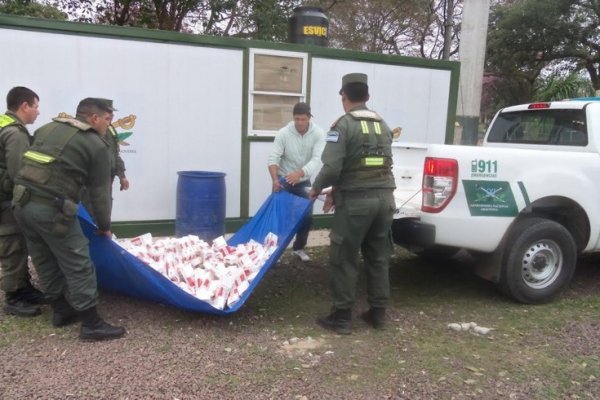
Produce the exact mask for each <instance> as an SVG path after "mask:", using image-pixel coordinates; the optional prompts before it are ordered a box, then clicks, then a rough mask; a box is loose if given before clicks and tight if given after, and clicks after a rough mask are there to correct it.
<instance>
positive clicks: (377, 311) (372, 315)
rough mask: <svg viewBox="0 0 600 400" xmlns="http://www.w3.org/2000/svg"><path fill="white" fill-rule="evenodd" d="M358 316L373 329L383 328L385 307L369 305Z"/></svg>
mask: <svg viewBox="0 0 600 400" xmlns="http://www.w3.org/2000/svg"><path fill="white" fill-rule="evenodd" d="M360 317H361V318H362V319H363V321H365V322H366V323H367V324H369V325H371V326H373V328H375V329H380V330H383V329H385V308H383V307H371V308H370V309H369V310H368V311H365V312H364V313H362V314H361V315H360Z"/></svg>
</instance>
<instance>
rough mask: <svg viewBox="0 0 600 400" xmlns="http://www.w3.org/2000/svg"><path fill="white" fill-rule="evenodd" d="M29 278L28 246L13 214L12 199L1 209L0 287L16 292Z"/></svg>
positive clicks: (8, 291) (9, 291)
mask: <svg viewBox="0 0 600 400" xmlns="http://www.w3.org/2000/svg"><path fill="white" fill-rule="evenodd" d="M28 280H29V266H28V264H27V247H26V245H25V238H24V237H23V235H22V234H21V232H20V229H19V227H18V225H17V221H16V220H15V217H14V215H13V212H12V209H11V206H10V201H7V202H3V203H2V210H1V211H0V289H2V290H3V291H4V292H5V293H11V292H16V291H17V290H19V289H21V288H23V287H25V285H26V284H27V281H28Z"/></svg>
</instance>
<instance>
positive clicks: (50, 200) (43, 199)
mask: <svg viewBox="0 0 600 400" xmlns="http://www.w3.org/2000/svg"><path fill="white" fill-rule="evenodd" d="M28 197H29V199H28V201H32V202H34V203H39V204H46V205H50V206H54V205H55V204H56V200H57V198H56V197H54V196H52V195H45V194H40V193H36V192H33V191H31V190H30V191H29V196H28Z"/></svg>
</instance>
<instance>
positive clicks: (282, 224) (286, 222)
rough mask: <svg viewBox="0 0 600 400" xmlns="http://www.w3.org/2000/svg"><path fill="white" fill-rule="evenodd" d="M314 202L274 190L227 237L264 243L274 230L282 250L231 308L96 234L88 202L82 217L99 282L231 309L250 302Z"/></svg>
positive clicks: (180, 302) (137, 293) (197, 307)
mask: <svg viewBox="0 0 600 400" xmlns="http://www.w3.org/2000/svg"><path fill="white" fill-rule="evenodd" d="M310 207H312V203H311V202H310V201H309V200H307V199H303V198H301V197H297V196H294V195H292V194H290V193H288V192H285V191H281V192H278V193H273V194H271V196H269V198H267V200H266V201H265V202H264V203H263V205H262V206H261V208H260V210H258V212H257V213H256V215H255V216H254V217H253V218H252V219H250V220H249V221H248V222H247V223H246V224H245V225H244V226H242V227H241V228H240V230H239V231H238V232H236V233H235V234H234V235H233V236H232V237H231V238H230V239H229V240H228V241H227V242H228V244H229V245H231V246H236V245H238V244H241V243H246V242H248V241H250V239H254V240H256V241H257V242H259V243H263V240H264V238H265V236H266V235H267V234H268V233H269V232H273V233H274V234H276V235H277V236H278V238H279V240H278V246H277V250H275V252H274V253H273V254H272V255H271V257H270V258H269V259H268V260H267V261H266V263H265V265H264V266H263V267H262V268H261V270H260V272H259V273H258V275H257V276H256V278H255V279H254V280H253V281H252V283H251V284H250V287H249V288H248V289H247V290H246V291H245V292H244V293H243V295H242V296H241V298H240V300H239V301H238V302H237V303H235V304H234V305H233V307H231V308H226V309H225V310H219V309H217V308H214V307H213V306H211V305H210V304H208V303H206V302H204V301H202V300H199V299H197V298H196V297H194V296H192V295H191V294H188V293H186V292H185V291H183V290H181V289H180V288H179V287H177V285H175V284H174V283H172V282H171V281H170V280H169V279H168V278H166V277H164V276H163V275H161V274H160V273H159V272H157V271H155V270H154V269H153V268H151V267H149V266H148V265H146V264H144V263H143V262H142V261H140V260H139V259H138V258H137V257H135V256H133V255H131V254H130V253H128V252H127V251H126V250H124V249H123V248H122V247H121V246H119V245H118V244H116V243H115V242H113V241H112V240H110V239H108V238H107V237H105V236H98V235H96V234H95V233H94V232H95V230H96V226H95V225H94V223H93V221H92V219H91V218H90V216H89V214H88V213H87V211H86V210H85V208H83V206H81V207H80V209H79V221H80V223H81V227H82V229H83V231H84V233H85V235H86V236H87V238H88V239H89V241H90V255H91V257H92V261H93V262H94V264H95V265H96V274H97V276H98V287H99V288H101V289H107V290H111V291H115V292H119V293H122V294H124V295H127V296H132V297H137V298H140V299H144V300H150V301H154V302H158V303H162V304H166V305H170V306H173V307H176V308H181V309H184V310H189V311H196V312H204V313H209V314H216V315H228V314H231V313H233V312H235V311H237V310H238V309H239V308H240V307H241V306H242V305H243V304H244V303H245V302H246V300H247V299H248V297H250V295H251V294H252V292H253V291H254V288H256V286H257V285H258V283H259V282H260V281H261V279H262V278H263V276H264V275H265V273H266V272H267V271H268V270H269V268H271V267H272V266H273V265H274V264H275V263H276V262H277V260H278V259H279V257H280V256H281V254H282V253H283V252H284V251H285V249H286V247H287V246H288V244H289V243H290V241H291V240H292V238H293V237H294V235H295V233H296V232H297V230H298V228H299V226H300V223H301V221H302V219H303V217H304V215H306V213H307V212H308V210H309V209H310Z"/></svg>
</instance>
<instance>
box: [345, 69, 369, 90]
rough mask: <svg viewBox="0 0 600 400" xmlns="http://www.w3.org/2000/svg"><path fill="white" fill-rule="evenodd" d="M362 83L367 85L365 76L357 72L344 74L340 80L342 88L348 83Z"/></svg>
mask: <svg viewBox="0 0 600 400" xmlns="http://www.w3.org/2000/svg"><path fill="white" fill-rule="evenodd" d="M355 82H356V83H364V84H365V85H367V84H368V82H367V74H362V73H359V72H354V73H352V74H346V75H344V77H343V78H342V87H344V86H346V85H347V84H349V83H355Z"/></svg>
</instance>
